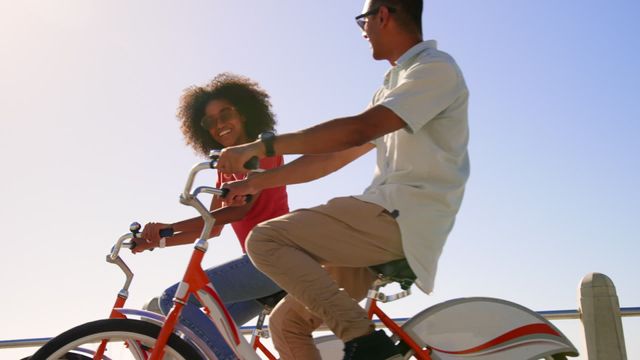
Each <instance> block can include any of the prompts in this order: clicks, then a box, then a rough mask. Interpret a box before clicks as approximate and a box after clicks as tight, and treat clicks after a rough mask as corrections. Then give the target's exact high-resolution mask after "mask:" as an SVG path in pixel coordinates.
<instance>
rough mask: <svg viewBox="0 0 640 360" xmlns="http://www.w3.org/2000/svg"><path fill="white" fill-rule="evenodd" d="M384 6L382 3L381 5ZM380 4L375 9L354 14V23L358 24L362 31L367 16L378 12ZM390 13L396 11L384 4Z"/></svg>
mask: <svg viewBox="0 0 640 360" xmlns="http://www.w3.org/2000/svg"><path fill="white" fill-rule="evenodd" d="M383 6H384V5H383ZM381 7H382V6H378V7H376V8H375V9H371V10H369V11H367V12H366V13H364V14H360V15H358V16H356V24H358V26H359V27H360V29H362V31H364V25H365V24H366V23H367V17H368V16H371V15H376V14H377V13H378V11H380V8H381ZM385 7H386V8H387V9H388V10H389V12H390V13H392V14H393V13H394V12H396V9H395V8H392V7H389V6H385Z"/></svg>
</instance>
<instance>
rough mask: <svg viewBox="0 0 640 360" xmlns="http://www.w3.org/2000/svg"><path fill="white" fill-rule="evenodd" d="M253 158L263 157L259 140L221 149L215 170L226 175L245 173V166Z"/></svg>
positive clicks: (262, 147)
mask: <svg viewBox="0 0 640 360" xmlns="http://www.w3.org/2000/svg"><path fill="white" fill-rule="evenodd" d="M253 157H257V158H261V157H264V145H263V144H262V143H261V142H260V141H259V140H257V141H254V142H252V143H247V144H243V145H238V146H231V147H228V148H224V149H222V151H220V156H219V157H218V161H217V164H216V168H217V169H218V170H219V171H222V172H226V173H242V172H246V171H247V166H245V164H247V163H249V161H250V160H251V159H252V158H253Z"/></svg>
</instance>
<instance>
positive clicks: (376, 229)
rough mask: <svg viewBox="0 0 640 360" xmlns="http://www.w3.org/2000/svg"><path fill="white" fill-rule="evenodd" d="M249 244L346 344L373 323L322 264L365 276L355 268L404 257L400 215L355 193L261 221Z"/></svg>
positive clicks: (254, 256) (266, 268) (256, 258)
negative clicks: (357, 196) (399, 226)
mask: <svg viewBox="0 0 640 360" xmlns="http://www.w3.org/2000/svg"><path fill="white" fill-rule="evenodd" d="M246 246H247V253H248V254H249V257H250V258H251V260H252V261H253V262H254V264H255V265H256V267H257V268H258V269H260V270H261V271H262V272H264V273H265V274H267V275H268V276H269V277H271V278H272V279H273V280H274V281H275V282H276V283H277V284H278V285H280V286H281V287H282V288H283V289H284V290H286V291H287V292H288V293H289V294H290V296H292V297H293V298H295V300H297V301H298V302H300V303H301V304H302V305H304V306H305V307H306V309H308V310H310V311H311V312H312V313H313V314H314V315H316V316H318V317H319V318H320V319H322V321H323V322H324V323H325V324H326V325H327V326H328V327H329V328H330V329H331V330H332V331H333V332H334V333H335V334H336V335H337V336H338V337H339V338H340V339H342V340H343V341H345V342H346V341H349V340H352V339H354V338H356V337H359V336H362V335H366V334H368V333H370V332H371V331H372V330H373V323H372V322H371V321H370V320H369V319H368V318H367V313H366V312H365V311H364V309H363V308H361V307H360V306H359V305H358V302H357V301H356V300H354V298H353V297H352V296H351V295H349V293H348V292H347V291H345V290H344V289H341V287H342V286H340V285H339V284H338V283H337V282H336V281H334V279H333V278H332V277H331V275H330V274H329V272H327V271H325V269H324V268H323V265H324V266H326V267H327V268H328V269H330V268H340V267H344V268H347V269H348V268H351V270H347V269H345V270H332V271H334V272H335V271H337V272H341V271H342V272H343V273H342V274H341V276H343V277H346V278H348V277H350V276H351V277H354V278H355V277H356V276H362V272H361V271H362V270H360V271H357V270H355V269H358V268H359V269H363V268H367V267H368V266H371V265H378V264H382V263H386V262H389V261H392V260H396V259H401V258H404V254H403V251H402V242H401V238H400V230H399V228H398V224H397V222H396V221H395V219H394V218H393V217H392V216H391V215H390V214H389V213H388V212H387V211H386V210H385V209H384V208H382V207H381V206H379V205H376V204H372V203H368V202H364V201H361V200H358V199H355V198H353V197H342V198H335V199H332V200H330V201H329V202H328V203H327V204H326V205H321V206H317V207H314V208H311V209H303V210H297V211H294V212H292V213H289V214H287V215H284V216H281V217H278V218H275V219H272V220H269V221H266V222H264V223H261V224H260V225H258V226H256V227H255V228H254V229H253V231H252V232H251V234H250V235H249V237H248V239H247V244H246ZM354 268H355V269H354ZM350 272H351V275H349V273H350ZM357 274H359V275H357ZM346 278H343V280H340V281H341V282H348V281H347V280H346ZM367 285H368V284H367ZM303 318H304V316H303ZM307 318H308V317H307Z"/></svg>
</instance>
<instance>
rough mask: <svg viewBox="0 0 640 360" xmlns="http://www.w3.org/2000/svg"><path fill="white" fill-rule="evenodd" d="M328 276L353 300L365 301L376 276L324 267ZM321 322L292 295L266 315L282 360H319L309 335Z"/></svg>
mask: <svg viewBox="0 0 640 360" xmlns="http://www.w3.org/2000/svg"><path fill="white" fill-rule="evenodd" d="M326 270H327V272H328V273H329V274H330V275H331V277H332V278H333V279H334V280H335V281H336V282H337V283H338V284H339V285H340V286H341V287H342V288H344V289H345V290H346V291H347V293H349V295H350V296H351V297H352V298H354V299H355V300H356V301H360V300H362V299H364V297H365V296H366V294H367V291H368V290H369V288H370V286H371V284H372V283H373V280H374V279H375V275H374V273H373V272H371V271H370V270H369V269H368V268H344V267H341V268H336V267H327V268H326ZM321 324H322V319H320V318H319V317H318V316H316V315H314V314H313V313H311V312H310V311H309V310H308V309H306V308H305V307H304V305H302V304H300V303H299V302H298V301H297V300H296V299H294V298H293V297H292V296H287V297H286V298H285V299H284V300H283V301H281V302H280V303H279V304H278V306H277V307H276V308H275V309H274V310H273V312H272V313H271V315H270V316H269V331H270V332H271V337H272V340H273V344H274V346H275V348H276V350H278V353H279V354H280V359H281V360H320V359H321V357H320V353H319V352H318V349H317V347H316V346H315V344H314V341H313V337H312V335H311V333H313V331H315V330H316V329H317V328H318V327H319V326H320V325H321Z"/></svg>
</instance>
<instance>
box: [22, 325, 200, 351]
mask: <svg viewBox="0 0 640 360" xmlns="http://www.w3.org/2000/svg"><path fill="white" fill-rule="evenodd" d="M159 333H160V327H159V326H157V325H155V324H151V323H148V322H146V321H141V320H132V319H105V320H97V321H92V322H89V323H86V324H82V325H79V326H76V327H75V328H73V329H71V330H67V331H65V332H64V333H62V334H60V335H58V336H56V337H55V338H53V339H51V340H50V341H49V342H47V343H46V344H45V345H44V346H43V347H41V348H40V349H39V350H38V351H37V352H36V353H35V354H34V355H33V356H32V357H31V360H58V359H68V358H69V354H78V355H86V356H87V358H89V359H93V358H94V354H95V352H96V350H97V349H98V347H99V346H100V344H101V343H102V341H103V340H106V341H107V346H106V349H105V352H104V355H103V356H102V357H101V359H113V360H116V359H123V360H124V359H126V360H129V359H135V360H142V359H147V357H148V356H149V354H150V353H151V349H152V348H153V346H154V344H155V342H156V338H157V336H158V334H159ZM164 359H171V360H191V359H202V357H201V356H200V354H199V353H198V352H197V351H196V350H195V349H194V348H193V347H192V346H190V345H189V344H188V343H187V342H185V341H184V340H182V339H181V338H180V337H178V336H177V335H175V334H172V335H171V336H170V337H169V341H167V345H166V346H165V356H164Z"/></svg>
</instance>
